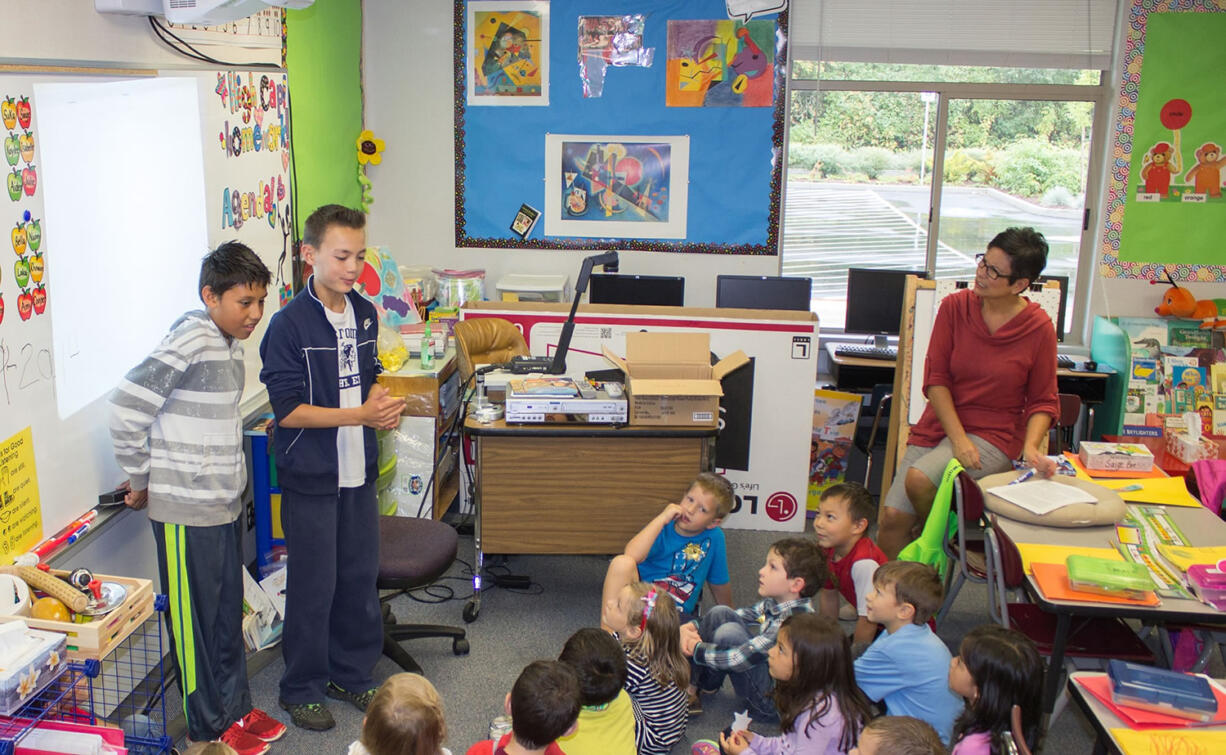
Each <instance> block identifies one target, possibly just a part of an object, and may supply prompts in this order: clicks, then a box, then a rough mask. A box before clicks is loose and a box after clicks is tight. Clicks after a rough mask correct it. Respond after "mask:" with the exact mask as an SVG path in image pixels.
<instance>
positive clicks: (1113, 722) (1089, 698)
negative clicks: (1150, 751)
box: [1068, 671, 1226, 755]
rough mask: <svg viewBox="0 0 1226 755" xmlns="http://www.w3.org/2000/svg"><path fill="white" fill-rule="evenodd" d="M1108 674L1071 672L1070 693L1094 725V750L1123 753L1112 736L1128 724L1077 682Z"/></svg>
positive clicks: (1218, 728)
mask: <svg viewBox="0 0 1226 755" xmlns="http://www.w3.org/2000/svg"><path fill="white" fill-rule="evenodd" d="M1103 676H1106V674H1104V673H1102V672H1100V671H1074V672H1073V673H1071V674H1069V680H1068V693H1069V697H1071V698H1072V699H1073V702H1075V703H1077V707H1078V708H1080V709H1081V712H1082V713H1084V714H1085V717H1086V719H1088V720H1089V722H1090V725H1091V726H1093V727H1094V733H1095V736H1096V739H1095V742H1094V752H1095V755H1097V753H1106V752H1111V753H1117V754H1118V753H1122V752H1123V749H1122V748H1121V747H1120V743H1119V741H1118V740H1117V739H1116V738H1115V737H1114V736H1112V734H1111V730H1112V729H1127V728H1128V724H1127V723H1125V722H1124V721H1123V720H1122V719H1120V717H1119V716H1117V715H1115V714H1114V713H1112V712H1111V709H1110V708H1108V707H1107V706H1106V705H1103V704H1102V703H1101V702H1099V700H1098V698H1097V697H1095V696H1094V695H1092V694H1090V693H1089V692H1088V691H1087V690H1086V689H1085V688H1084V687H1082V686H1081V685H1080V684H1077V683H1076V680H1078V679H1090V678H1095V677H1103ZM1197 730H1198V731H1220V732H1223V733H1224V734H1226V726H1200V727H1197Z"/></svg>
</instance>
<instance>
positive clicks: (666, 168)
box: [545, 134, 689, 238]
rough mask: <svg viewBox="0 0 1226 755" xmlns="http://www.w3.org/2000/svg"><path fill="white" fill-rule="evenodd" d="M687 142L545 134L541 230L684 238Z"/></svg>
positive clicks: (674, 138) (670, 138)
mask: <svg viewBox="0 0 1226 755" xmlns="http://www.w3.org/2000/svg"><path fill="white" fill-rule="evenodd" d="M688 173H689V138H688V137H678V136H667V137H651V136H633V137H632V136H568V135H562V134H549V135H547V136H546V137H545V197H546V207H545V233H546V234H547V235H559V236H586V237H591V236H602V237H612V238H684V237H685V223H686V200H687V196H688V191H687V186H686V184H687V183H688V180H689V176H688Z"/></svg>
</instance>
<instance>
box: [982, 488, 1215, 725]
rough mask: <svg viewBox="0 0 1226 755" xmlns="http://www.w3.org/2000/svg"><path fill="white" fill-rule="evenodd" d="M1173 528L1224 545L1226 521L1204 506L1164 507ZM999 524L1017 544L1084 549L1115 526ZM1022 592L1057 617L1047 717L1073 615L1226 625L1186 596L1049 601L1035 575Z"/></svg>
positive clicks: (1198, 542)
mask: <svg viewBox="0 0 1226 755" xmlns="http://www.w3.org/2000/svg"><path fill="white" fill-rule="evenodd" d="M1166 511H1167V513H1169V514H1170V515H1171V519H1172V520H1174V522H1175V524H1176V526H1178V527H1179V529H1180V530H1182V531H1183V534H1184V535H1186V536H1187V537H1188V540H1189V541H1191V545H1194V546H1205V545H1221V544H1222V543H1226V522H1223V521H1222V520H1221V519H1219V518H1217V517H1216V516H1214V515H1213V514H1212V513H1211V512H1210V511H1209V510H1208V509H1206V508H1204V507H1197V508H1191V507H1187V506H1168V507H1166ZM996 521H997V525H996V526H998V527H1000V529H1001V530H1002V531H1003V532H1004V533H1005V534H1007V535H1008V536H1009V537H1010V538H1011V539H1012V540H1013V542H1015V543H1018V544H1021V543H1044V544H1047V545H1083V546H1091V547H1097V548H1103V547H1107V546H1109V545H1110V543H1112V542H1115V526H1114V525H1111V526H1105V527H1079V528H1062V527H1042V526H1040V525H1036V524H1023V523H1022V522H1016V521H1013V520H1012V519H1006V518H1005V517H997V520H996ZM1026 592H1027V593H1028V594H1029V595H1030V597H1031V599H1032V600H1033V601H1034V603H1035V604H1036V605H1038V606H1039V607H1040V608H1042V609H1043V610H1044V611H1046V612H1048V613H1053V614H1055V615H1056V636H1055V638H1054V639H1053V641H1052V654H1051V659H1050V662H1049V663H1048V666H1047V678H1046V679H1045V680H1044V682H1043V686H1044V691H1043V712H1044V713H1048V714H1050V713H1051V711H1052V707H1053V706H1054V705H1055V702H1056V691H1057V690H1058V689H1059V685H1058V682H1059V678H1060V674H1061V672H1062V670H1063V668H1064V648H1065V645H1066V643H1067V641H1068V634H1069V627H1070V626H1071V624H1072V619H1073V617H1074V616H1118V617H1121V618H1125V619H1138V620H1140V621H1141V622H1143V623H1145V624H1167V623H1179V624H1184V623H1187V624H1197V623H1203V624H1226V613H1222V612H1221V611H1217V610H1215V609H1214V608H1213V607H1211V606H1208V605H1205V604H1204V603H1201V602H1200V601H1199V600H1194V599H1188V598H1162V602H1161V604H1160V605H1157V606H1129V605H1120V604H1114V603H1093V602H1088V601H1064V600H1049V599H1048V598H1046V597H1045V596H1044V595H1043V592H1042V591H1041V590H1039V588H1038V584H1037V583H1036V582H1035V579H1034V576H1033V575H1029V574H1027V575H1026Z"/></svg>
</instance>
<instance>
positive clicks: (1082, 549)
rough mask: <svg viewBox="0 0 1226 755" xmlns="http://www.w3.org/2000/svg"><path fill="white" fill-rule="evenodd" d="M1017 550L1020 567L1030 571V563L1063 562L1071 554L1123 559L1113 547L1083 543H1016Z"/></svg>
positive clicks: (1115, 559) (1113, 559)
mask: <svg viewBox="0 0 1226 755" xmlns="http://www.w3.org/2000/svg"><path fill="white" fill-rule="evenodd" d="M1017 551H1018V553H1020V554H1021V556H1022V568H1023V569H1025V570H1026V571H1027V572H1029V571H1030V565H1031V564H1032V563H1035V562H1038V563H1040V564H1063V563H1064V562H1065V560H1066V559H1067V558H1068V557H1069V556H1072V555H1078V556H1092V557H1094V558H1107V559H1111V560H1112V561H1123V560H1124V557H1123V556H1121V555H1120V554H1119V551H1117V550H1115V549H1114V548H1091V547H1089V546H1085V545H1044V544H1043V543H1018V544H1017Z"/></svg>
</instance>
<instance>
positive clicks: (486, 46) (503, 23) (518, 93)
mask: <svg viewBox="0 0 1226 755" xmlns="http://www.w3.org/2000/svg"><path fill="white" fill-rule="evenodd" d="M466 28H467V30H468V31H467V37H468V38H467V39H466V40H465V42H466V44H467V49H468V74H469V75H468V77H467V78H468V99H467V102H468V105H469V106H470V107H471V106H473V105H548V104H549V3H548V2H542V1H541V0H536V1H535V2H494V1H492V0H486V1H484V2H470V3H469V4H468V25H467V27H466Z"/></svg>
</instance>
